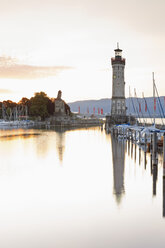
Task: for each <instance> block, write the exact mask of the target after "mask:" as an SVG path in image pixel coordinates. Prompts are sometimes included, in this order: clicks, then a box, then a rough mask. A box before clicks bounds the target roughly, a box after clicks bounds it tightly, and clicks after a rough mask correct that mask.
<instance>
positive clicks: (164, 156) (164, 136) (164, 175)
mask: <svg viewBox="0 0 165 248" xmlns="http://www.w3.org/2000/svg"><path fill="white" fill-rule="evenodd" d="M163 177H164V178H165V133H164V135H163Z"/></svg>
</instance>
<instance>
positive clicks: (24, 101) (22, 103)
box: [18, 97, 30, 107]
mask: <svg viewBox="0 0 165 248" xmlns="http://www.w3.org/2000/svg"><path fill="white" fill-rule="evenodd" d="M18 104H19V105H23V106H28V107H29V106H30V100H29V99H28V98H26V97H22V99H21V100H20V101H19V102H18Z"/></svg>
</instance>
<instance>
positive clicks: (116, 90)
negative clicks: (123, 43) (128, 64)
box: [111, 45, 126, 122]
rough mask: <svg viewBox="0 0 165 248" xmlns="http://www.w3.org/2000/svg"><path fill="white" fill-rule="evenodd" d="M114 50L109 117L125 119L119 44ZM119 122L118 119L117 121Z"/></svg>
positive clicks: (122, 69)
mask: <svg viewBox="0 0 165 248" xmlns="http://www.w3.org/2000/svg"><path fill="white" fill-rule="evenodd" d="M114 51H115V57H114V58H111V65H112V105H111V117H112V118H114V119H117V118H119V119H121V118H122V119H123V120H124V119H125V118H123V117H125V116H126V103H125V81H124V69H125V59H124V58H122V50H121V49H119V45H118V46H117V49H115V50H114ZM119 122H120V121H119Z"/></svg>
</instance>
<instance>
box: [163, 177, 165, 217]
mask: <svg viewBox="0 0 165 248" xmlns="http://www.w3.org/2000/svg"><path fill="white" fill-rule="evenodd" d="M163 217H165V176H163Z"/></svg>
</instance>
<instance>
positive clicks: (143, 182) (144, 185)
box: [0, 127, 165, 248]
mask: <svg viewBox="0 0 165 248" xmlns="http://www.w3.org/2000/svg"><path fill="white" fill-rule="evenodd" d="M0 156H1V163H0V234H1V235H0V246H1V247H3V248H22V247H23V248H29V247H30V248H54V247H56V248H81V247H82V248H88V247H89V248H109V247H112V248H123V247H126V248H139V247H150V248H155V247H159V248H163V247H164V243H165V236H164V229H165V218H164V216H165V183H164V182H163V162H162V155H161V153H160V154H158V166H157V167H155V168H153V167H152V166H151V158H150V154H149V153H145V152H144V150H143V149H139V147H138V146H137V145H135V144H133V143H131V142H129V141H124V140H117V139H116V138H114V137H113V136H111V134H106V133H105V131H104V130H102V129H101V128H100V127H95V128H84V129H83V128H82V129H77V130H68V131H66V130H62V129H60V130H42V129H15V130H7V129H6V130H0ZM163 186H164V189H163Z"/></svg>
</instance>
